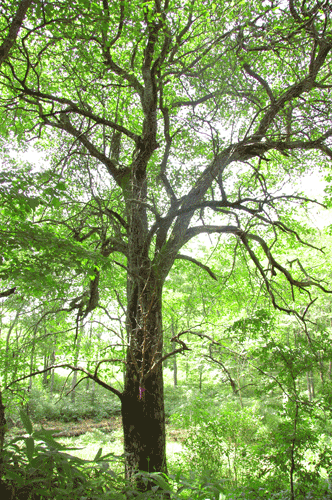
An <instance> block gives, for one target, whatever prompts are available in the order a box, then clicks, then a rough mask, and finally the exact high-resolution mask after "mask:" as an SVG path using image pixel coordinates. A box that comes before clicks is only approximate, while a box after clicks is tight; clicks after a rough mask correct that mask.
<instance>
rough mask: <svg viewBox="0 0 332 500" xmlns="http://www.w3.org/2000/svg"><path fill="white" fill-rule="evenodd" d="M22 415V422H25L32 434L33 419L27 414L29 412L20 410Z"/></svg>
mask: <svg viewBox="0 0 332 500" xmlns="http://www.w3.org/2000/svg"><path fill="white" fill-rule="evenodd" d="M20 417H21V420H22V424H23V426H24V428H25V430H26V431H27V432H28V433H29V434H32V423H31V420H30V418H29V416H28V415H27V413H25V411H24V410H21V411H20Z"/></svg>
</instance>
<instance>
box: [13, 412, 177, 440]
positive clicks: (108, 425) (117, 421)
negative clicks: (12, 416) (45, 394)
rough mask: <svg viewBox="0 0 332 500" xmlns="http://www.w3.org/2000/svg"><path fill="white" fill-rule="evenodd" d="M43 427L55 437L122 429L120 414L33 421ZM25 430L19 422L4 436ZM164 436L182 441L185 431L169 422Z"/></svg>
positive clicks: (22, 433)
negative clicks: (102, 417)
mask: <svg viewBox="0 0 332 500" xmlns="http://www.w3.org/2000/svg"><path fill="white" fill-rule="evenodd" d="M42 427H43V428H44V429H45V430H47V431H51V432H52V435H53V437H54V438H57V437H74V436H80V435H82V434H86V433H87V432H91V431H93V430H94V429H99V430H100V431H102V432H105V433H110V432H114V431H121V430H122V421H121V416H119V415H114V416H112V417H110V418H104V419H103V420H101V421H95V420H93V419H90V418H89V419H84V420H81V421H80V422H62V421H58V420H41V421H39V422H36V423H35V422H33V428H34V430H40V429H41V428H42ZM25 434H26V431H25V429H24V428H23V426H22V424H21V423H18V424H16V425H15V426H14V427H11V428H10V429H9V430H8V432H7V434H6V437H7V439H11V438H14V437H15V436H21V435H25ZM119 434H120V433H119V432H118V433H117V435H118V439H119V440H120V441H121V442H122V443H123V436H122V435H119ZM166 436H167V440H169V441H174V442H181V443H182V442H183V441H184V440H185V438H186V436H185V431H183V430H182V429H176V428H174V427H173V426H171V425H170V424H166Z"/></svg>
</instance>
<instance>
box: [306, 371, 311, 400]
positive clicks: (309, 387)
mask: <svg viewBox="0 0 332 500" xmlns="http://www.w3.org/2000/svg"><path fill="white" fill-rule="evenodd" d="M307 390H308V399H309V401H312V394H311V384H310V375H309V372H307Z"/></svg>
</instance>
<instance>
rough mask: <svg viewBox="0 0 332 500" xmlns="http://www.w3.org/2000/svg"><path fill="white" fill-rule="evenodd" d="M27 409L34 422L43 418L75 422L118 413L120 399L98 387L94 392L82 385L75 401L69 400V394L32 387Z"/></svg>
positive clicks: (98, 418)
mask: <svg viewBox="0 0 332 500" xmlns="http://www.w3.org/2000/svg"><path fill="white" fill-rule="evenodd" d="M29 411H30V414H31V416H32V417H33V419H34V420H35V421H36V422H38V421H40V420H44V419H45V420H60V421H63V422H77V421H80V420H83V419H85V418H95V419H96V420H102V419H103V418H109V417H110V416H111V415H116V414H119V412H120V401H119V400H118V398H117V397H116V396H115V395H113V394H111V393H110V392H109V391H106V390H105V389H103V388H99V387H97V388H96V389H95V392H92V391H86V390H85V389H84V388H82V387H81V388H80V390H78V389H77V391H76V393H75V402H72V401H71V394H68V395H67V396H66V395H65V394H63V395H61V394H59V393H56V394H50V393H49V391H48V390H45V389H42V388H40V389H37V388H34V389H32V391H31V395H30V398H29Z"/></svg>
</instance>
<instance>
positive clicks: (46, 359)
mask: <svg viewBox="0 0 332 500" xmlns="http://www.w3.org/2000/svg"><path fill="white" fill-rule="evenodd" d="M49 359H50V358H49V356H48V355H46V354H45V356H44V370H46V368H48V366H49ZM48 375H49V374H48V372H45V373H44V374H43V386H44V387H47V386H48Z"/></svg>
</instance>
